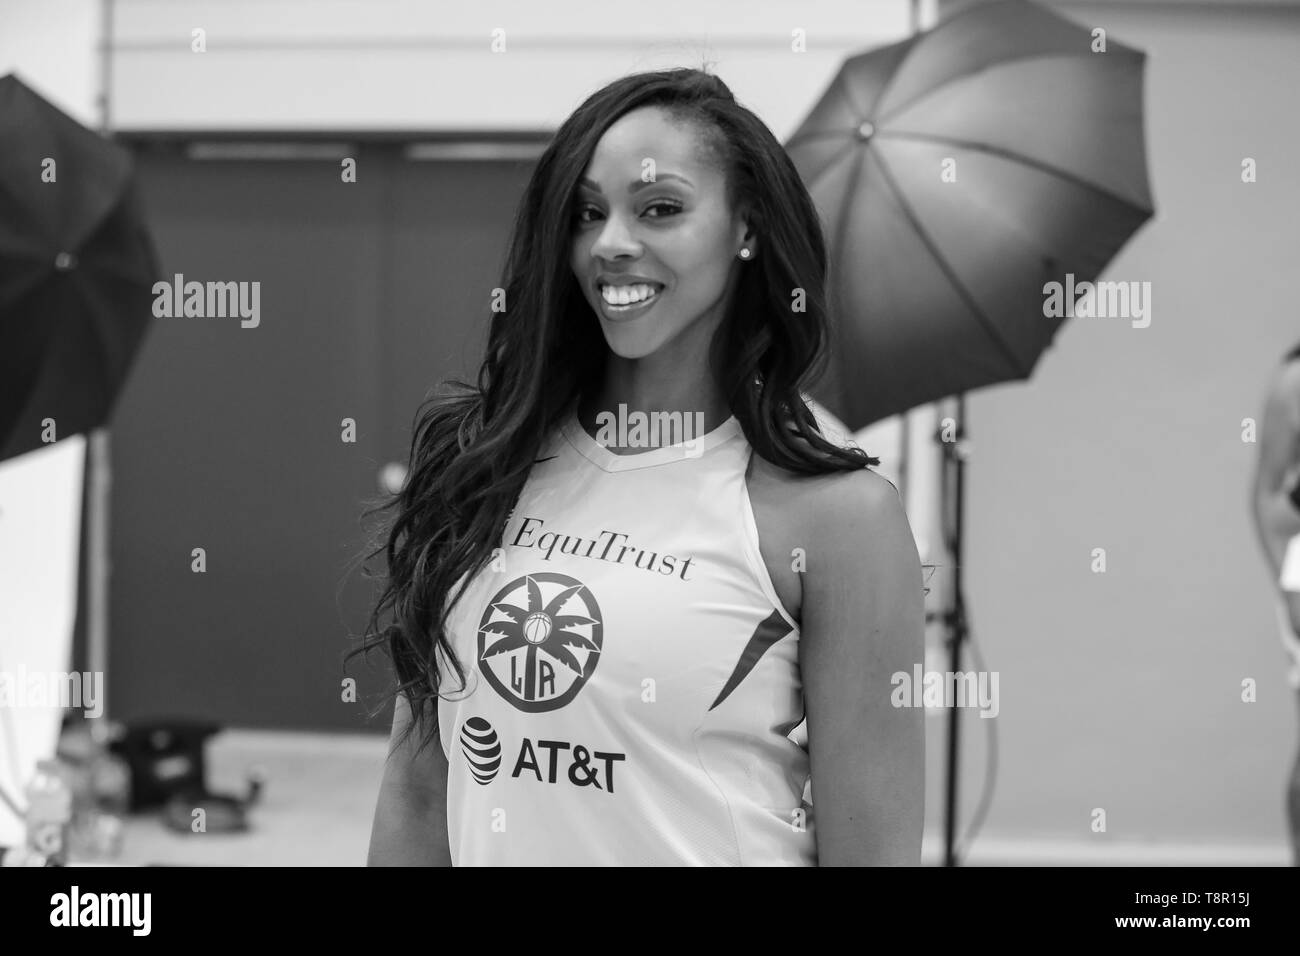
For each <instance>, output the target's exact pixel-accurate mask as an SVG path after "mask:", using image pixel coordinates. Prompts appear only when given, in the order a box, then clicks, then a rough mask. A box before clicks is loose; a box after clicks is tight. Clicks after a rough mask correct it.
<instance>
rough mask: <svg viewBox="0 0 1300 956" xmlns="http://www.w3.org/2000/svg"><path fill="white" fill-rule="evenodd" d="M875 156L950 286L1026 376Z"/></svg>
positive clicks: (1019, 373) (891, 187)
mask: <svg viewBox="0 0 1300 956" xmlns="http://www.w3.org/2000/svg"><path fill="white" fill-rule="evenodd" d="M877 152H878V151H877ZM877 158H878V159H879V161H880V172H881V174H882V176H883V177H884V180H885V184H886V185H887V186H888V187H889V191H890V192H892V193H893V194H894V198H895V199H896V200H898V205H899V207H900V208H901V209H902V210H903V214H904V215H905V216H907V219H908V221H909V222H910V223H911V224H912V228H913V229H914V230H916V234H917V236H919V237H920V239H921V241H922V242H923V243H925V247H926V248H927V249H928V250H930V256H931V258H933V259H934V261H935V263H937V264H938V266H939V269H940V271H942V272H943V274H944V275H945V276H947V277H948V281H949V282H950V283H952V287H953V288H954V289H956V290H957V294H958V295H959V296H960V297H961V299H962V301H963V302H965V303H966V305H967V307H968V308H969V309H970V310H971V312H972V313H974V315H975V318H976V319H977V320H978V321H979V323H980V324H981V325H982V326H984V329H985V331H986V332H988V334H989V337H990V338H991V339H992V340H993V341H994V342H995V343H996V344H997V346H998V348H999V349H1000V350H1001V352H1002V354H1003V357H1005V358H1006V359H1007V361H1008V362H1009V363H1010V365H1011V368H1013V369H1015V371H1016V374H1017V375H1018V376H1019V377H1021V378H1024V377H1026V376H1028V375H1029V371H1032V369H1030V370H1027V371H1026V370H1022V369H1021V367H1020V362H1019V361H1017V359H1016V354H1015V352H1014V351H1012V349H1011V346H1010V345H1009V344H1008V343H1007V341H1006V339H1005V338H1004V337H1003V336H1002V334H1001V333H1000V332H999V331H998V329H997V326H995V325H994V324H993V323H992V322H990V321H989V319H988V316H986V315H985V314H984V310H983V309H981V308H980V307H979V304H978V303H977V302H976V301H975V299H974V298H973V297H972V296H971V294H970V292H969V291H967V289H966V287H965V286H964V285H963V284H962V283H961V280H959V279H958V278H957V274H956V273H955V272H953V271H952V269H951V268H949V266H948V261H947V260H946V259H944V257H943V256H941V255H940V254H939V250H938V248H937V247H936V246H935V244H934V241H933V240H932V239H931V238H930V234H929V233H928V232H926V230H925V227H924V226H923V225H921V221H920V219H918V218H917V216H916V213H915V212H914V211H913V209H912V207H911V205H910V204H909V203H908V202H907V200H906V199H905V198H904V197H903V192H902V190H900V189H899V188H898V184H897V183H896V182H895V181H894V177H893V176H892V175H891V174H890V172H889V164H888V163H886V162H885V158H884V157H883V156H880V155H877Z"/></svg>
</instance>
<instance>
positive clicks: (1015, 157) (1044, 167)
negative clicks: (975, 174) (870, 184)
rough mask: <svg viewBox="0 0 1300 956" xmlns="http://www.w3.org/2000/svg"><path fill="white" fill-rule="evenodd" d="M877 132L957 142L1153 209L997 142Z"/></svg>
mask: <svg viewBox="0 0 1300 956" xmlns="http://www.w3.org/2000/svg"><path fill="white" fill-rule="evenodd" d="M876 135H877V137H880V138H886V137H887V138H889V139H910V140H918V141H922V142H927V143H943V144H944V145H946V146H956V147H958V148H960V149H969V150H974V151H977V152H981V153H990V154H992V155H994V156H998V157H1000V158H1002V159H1005V160H1007V161H1008V162H1012V163H1017V164H1019V165H1021V166H1029V167H1030V168H1032V169H1037V170H1039V171H1040V172H1044V173H1048V174H1050V175H1052V176H1055V177H1056V178H1057V179H1061V180H1064V181H1065V182H1069V183H1073V184H1074V185H1076V186H1078V187H1080V188H1081V189H1086V190H1088V191H1089V192H1092V193H1096V194H1097V195H1098V196H1102V197H1104V198H1106V199H1110V200H1113V201H1115V202H1117V203H1121V204H1122V205H1126V206H1132V207H1133V208H1135V209H1140V210H1143V211H1145V212H1148V213H1149V212H1154V210H1153V209H1152V208H1150V207H1149V205H1147V204H1140V203H1137V202H1135V201H1134V200H1132V199H1126V198H1125V197H1123V196H1121V195H1119V194H1118V193H1116V192H1113V191H1112V190H1109V189H1107V188H1106V187H1104V186H1100V185H1098V184H1097V183H1094V182H1091V181H1089V180H1087V179H1084V178H1082V177H1081V176H1076V175H1075V174H1074V173H1072V172H1070V171H1069V170H1067V169H1062V168H1061V167H1060V166H1053V165H1052V164H1050V163H1044V162H1041V161H1040V160H1037V159H1032V158H1030V157H1028V156H1024V155H1021V154H1020V153H1013V152H1011V150H1008V149H1003V148H1002V147H1000V146H990V145H988V144H987V143H979V142H976V141H974V140H966V139H955V138H954V137H951V136H939V135H935V134H931V133H905V132H902V131H901V130H881V131H880V132H879V133H877V134H876Z"/></svg>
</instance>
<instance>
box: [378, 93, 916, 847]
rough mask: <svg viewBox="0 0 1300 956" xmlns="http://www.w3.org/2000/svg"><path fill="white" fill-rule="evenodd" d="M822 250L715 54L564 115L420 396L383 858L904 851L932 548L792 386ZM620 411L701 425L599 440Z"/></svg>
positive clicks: (812, 322) (393, 582)
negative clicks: (497, 264) (494, 265)
mask: <svg viewBox="0 0 1300 956" xmlns="http://www.w3.org/2000/svg"><path fill="white" fill-rule="evenodd" d="M826 279H827V253H826V247H825V241H824V237H823V233H822V229H821V224H820V222H819V220H818V216H817V212H816V210H815V208H814V206H813V203H812V201H811V199H810V197H809V195H808V192H807V190H806V189H805V187H804V185H803V183H802V182H801V180H800V177H799V174H798V172H797V171H796V169H795V168H794V166H793V164H792V163H791V161H790V159H789V158H788V156H787V155H786V153H785V151H784V150H783V149H782V147H781V145H780V144H779V143H778V142H777V140H776V139H775V138H774V137H773V135H772V133H771V131H770V130H768V128H767V127H766V126H765V125H764V124H763V123H762V122H761V121H760V120H759V119H758V117H757V116H755V115H754V114H753V113H752V112H751V111H750V110H748V109H746V108H745V107H743V106H741V105H739V104H738V103H737V102H736V100H735V98H734V96H733V95H732V93H731V91H730V90H729V89H728V87H727V86H726V84H724V83H723V82H722V81H721V80H720V79H718V78H717V77H716V76H713V75H710V74H708V73H706V72H703V71H700V70H692V69H679V70H669V71H661V72H653V73H644V74H638V75H633V76H628V77H626V78H622V79H619V80H616V81H615V82H613V83H610V84H609V85H608V86H606V87H604V88H603V89H601V90H599V91H597V92H596V93H594V94H593V95H591V96H590V97H589V98H588V99H587V100H586V101H585V102H584V103H582V105H581V106H579V107H578V109H577V110H576V111H575V112H574V113H573V114H572V115H571V116H570V117H569V118H568V119H567V120H566V121H565V122H564V123H563V124H562V125H561V126H560V128H559V130H558V132H557V133H556V134H555V137H554V139H553V140H552V141H551V143H550V145H549V146H548V148H547V149H546V151H545V152H544V153H543V155H542V156H541V158H540V160H539V161H538V163H537V166H536V169H535V171H534V173H533V175H532V178H531V180H530V182H529V183H528V185H527V188H526V190H525V192H524V195H523V198H522V201H521V204H520V207H519V211H518V215H517V218H516V221H515V224H514V231H513V235H512V239H511V243H510V252H509V256H508V260H507V262H506V266H505V276H504V282H503V283H502V285H503V288H504V292H505V295H504V301H505V311H503V312H501V313H499V314H495V315H493V316H492V320H491V327H490V331H489V336H488V344H487V355H486V358H485V360H484V361H483V364H482V367H481V369H480V371H479V374H478V382H477V385H476V386H470V385H468V384H466V383H459V382H458V383H454V385H455V389H454V390H453V391H451V392H450V393H448V394H445V395H442V396H439V397H437V398H436V399H434V400H432V401H429V402H426V404H425V405H424V406H422V408H421V411H420V413H419V416H418V421H417V422H416V426H415V429H414V436H413V441H412V448H411V460H410V467H409V472H408V474H409V478H408V480H407V483H406V485H405V487H404V488H403V489H402V491H401V492H400V494H399V496H398V497H397V498H396V499H395V500H394V501H393V502H391V503H390V504H389V505H388V507H392V508H394V509H395V518H394V521H393V523H392V525H391V528H389V529H388V532H387V539H386V541H385V542H384V543H383V544H382V545H381V546H380V547H379V548H377V549H376V551H375V552H374V553H378V552H379V551H380V550H382V551H384V553H385V555H386V559H387V563H388V577H387V586H386V589H385V591H384V593H383V595H382V596H381V599H380V601H379V603H378V605H377V607H376V608H375V614H374V615H373V616H372V619H371V621H370V626H369V627H368V629H367V635H366V639H365V641H364V642H363V644H362V646H361V647H359V648H357V649H356V650H355V651H354V652H353V653H361V652H364V651H366V650H368V649H370V648H373V647H382V648H383V649H385V650H386V652H387V653H388V655H390V656H391V659H392V662H393V665H394V668H395V671H396V677H397V681H398V686H397V688H396V702H395V714H394V719H393V725H392V738H391V747H392V749H391V753H390V757H389V760H388V762H387V765H386V768H385V771H384V775H383V779H382V782H381V784H380V788H379V797H378V804H377V807H376V810H375V815H374V824H373V830H372V835H371V843H370V854H369V862H370V863H371V864H372V865H374V864H405V863H419V864H440V865H448V864H450V865H534V864H540V865H549V864H556V865H801V866H809V865H842V864H852V865H863V864H867V865H869V864H903V865H915V864H918V863H919V862H920V847H921V829H922V819H923V811H924V747H925V738H924V719H925V718H924V709H923V708H910V707H895V706H893V705H892V703H891V692H892V691H893V690H894V686H893V683H892V682H891V675H894V674H896V673H911V669H912V667H913V665H914V664H916V663H918V662H920V661H922V658H923V635H924V622H923V605H924V595H923V580H922V568H921V565H920V561H919V557H918V553H917V549H916V546H915V543H914V541H913V537H912V533H911V529H910V528H909V525H908V521H907V517H906V515H905V513H904V510H903V506H902V502H901V501H900V498H899V494H898V490H897V488H896V487H895V486H894V485H893V483H892V482H890V481H889V480H888V479H886V478H884V477H882V476H881V475H879V474H878V473H876V472H873V471H872V470H871V466H875V465H878V464H879V460H878V459H875V458H871V457H868V456H867V455H866V453H865V452H864V451H862V449H860V448H858V447H857V446H856V445H854V444H852V443H851V442H850V443H847V444H845V443H840V442H834V441H830V440H828V439H827V437H826V436H825V435H824V434H822V432H821V430H820V428H819V424H818V422H817V420H816V419H815V417H814V415H813V414H812V413H811V412H810V411H809V408H808V405H807V402H806V399H805V396H804V393H803V392H802V390H801V389H802V388H804V387H806V386H808V385H809V383H811V382H812V381H815V376H816V375H817V374H819V373H820V370H821V369H822V367H823V364H824V361H825V348H826V336H827V332H826V321H827V319H826V295H825V284H826ZM620 413H622V415H623V418H621V419H619V420H622V421H626V420H628V419H630V418H631V417H632V416H636V415H645V416H649V415H651V414H652V413H671V414H677V413H681V416H680V418H681V422H682V423H683V426H684V427H685V428H687V429H688V431H689V424H690V423H691V422H692V421H695V422H698V423H699V428H698V429H696V430H695V431H694V432H693V433H683V434H682V435H680V436H678V438H679V439H680V440H673V439H671V438H670V439H669V440H667V441H663V440H660V441H658V442H649V443H647V442H644V441H642V442H639V443H638V442H632V441H625V442H623V443H622V444H621V445H619V444H616V443H615V442H613V441H611V439H610V434H611V432H609V430H608V429H607V428H605V427H603V426H606V425H609V423H610V422H611V421H613V420H615V419H617V418H618V416H619V415H620ZM372 556H373V555H372ZM387 612H391V613H392V614H393V616H394V618H395V621H394V623H392V624H390V625H389V626H387V627H380V626H379V623H378V622H379V621H380V619H381V613H387ZM797 731H802V732H803V735H802V739H806V741H807V743H806V745H805V744H803V743H801V742H799V741H798V740H797V739H796V737H800V736H801V735H800V734H799V733H797Z"/></svg>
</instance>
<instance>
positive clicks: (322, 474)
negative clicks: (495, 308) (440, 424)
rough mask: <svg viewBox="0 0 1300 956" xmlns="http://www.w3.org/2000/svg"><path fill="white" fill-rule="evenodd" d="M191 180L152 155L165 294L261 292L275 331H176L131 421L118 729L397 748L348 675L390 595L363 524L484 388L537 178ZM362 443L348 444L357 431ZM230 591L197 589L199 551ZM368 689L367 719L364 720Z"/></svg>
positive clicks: (227, 172)
mask: <svg viewBox="0 0 1300 956" xmlns="http://www.w3.org/2000/svg"><path fill="white" fill-rule="evenodd" d="M360 172H361V174H360V176H359V181H358V182H357V183H356V184H349V185H344V184H342V183H340V181H339V175H338V165H337V163H336V162H327V161H321V162H306V161H278V162H272V161H263V162H232V161H192V160H189V159H186V158H185V157H183V156H182V155H179V154H176V153H172V152H162V151H160V152H151V151H147V150H146V151H143V152H142V153H141V155H140V178H141V188H142V190H143V192H144V198H145V201H146V203H147V208H148V209H149V212H150V216H151V220H152V222H153V223H154V231H155V236H156V239H157V242H158V246H159V252H160V256H161V259H162V267H163V275H164V276H167V277H170V276H171V275H173V274H174V273H177V272H180V273H182V274H183V275H184V276H185V279H186V280H191V279H192V280H197V281H203V282H206V281H247V282H252V281H259V282H260V283H261V322H260V325H259V327H257V328H247V329H245V328H241V327H240V321H239V319H237V318H214V317H210V318H190V319H186V318H163V319H158V320H157V321H156V323H155V327H154V329H153V330H152V332H151V333H150V335H149V338H148V339H147V341H146V343H145V346H144V350H143V352H142V354H141V355H140V357H139V359H138V362H137V364H136V366H135V369H134V371H133V373H132V376H131V380H130V381H129V382H128V384H127V387H126V390H125V392H124V393H123V395H122V397H121V399H120V402H119V404H118V406H117V409H116V413H115V416H114V419H113V422H112V459H113V485H112V489H111V499H112V504H111V509H112V510H111V526H110V537H111V556H112V572H111V578H110V586H111V592H110V593H111V610H110V642H111V643H110V657H109V673H108V681H109V693H110V696H111V706H112V710H113V715H114V716H115V717H116V718H119V719H128V720H129V719H135V718H142V717H151V716H160V715H184V716H197V717H206V718H211V719H215V720H218V721H220V722H222V723H224V724H226V725H234V726H245V727H268V728H303V729H334V730H347V729H353V730H372V731H377V732H378V731H386V730H387V724H388V722H389V721H390V720H391V708H386V709H385V710H384V711H383V712H381V713H380V714H379V715H378V716H377V717H375V718H368V717H367V715H366V711H367V709H368V707H369V706H370V705H373V704H374V703H375V702H376V701H377V699H378V697H379V692H380V691H381V690H382V688H383V686H384V684H385V682H386V674H387V671H386V669H385V668H384V667H383V666H382V659H381V658H379V657H375V658H374V665H373V666H369V667H368V666H366V665H365V664H364V663H360V662H354V663H353V664H352V665H351V666H349V667H348V668H347V670H345V669H344V664H343V660H342V658H343V654H344V652H345V651H346V650H347V649H348V648H349V647H351V646H353V644H352V641H351V637H352V636H355V635H356V634H357V633H359V632H360V630H361V629H362V627H363V625H364V624H365V620H366V616H367V614H368V612H369V610H370V608H371V606H372V604H373V600H374V598H375V597H376V595H377V591H376V589H375V586H374V585H373V583H372V582H370V581H367V580H366V579H364V578H363V577H362V575H361V573H360V570H359V568H358V566H357V565H358V563H359V561H360V558H361V556H362V555H363V554H364V552H365V544H366V539H365V536H364V533H363V532H364V530H365V529H364V528H363V525H362V518H361V512H362V509H363V508H364V507H365V506H367V505H368V504H371V503H373V500H374V498H375V496H376V495H377V494H378V492H379V486H378V475H379V472H380V469H381V467H382V466H383V464H384V463H385V462H387V461H400V462H402V463H403V464H404V463H405V462H406V456H407V453H408V450H409V441H410V430H409V429H410V424H411V416H412V415H413V413H414V411H415V408H416V406H417V405H418V404H419V401H420V400H421V399H422V398H423V397H424V395H425V394H426V392H427V391H428V390H429V388H430V387H431V386H432V385H433V384H435V383H436V382H437V381H438V380H439V379H442V378H446V377H450V376H455V377H461V378H466V379H472V377H473V374H474V371H475V370H476V367H477V362H478V359H479V354H478V352H480V351H481V349H482V343H483V342H484V341H485V339H484V334H485V330H486V327H485V325H484V323H483V316H484V315H485V314H486V308H487V303H488V297H487V296H488V291H489V290H490V289H491V287H492V286H493V285H495V284H496V283H497V282H498V281H499V278H498V272H499V265H500V261H501V256H502V251H503V249H504V243H505V238H506V233H507V231H508V228H509V225H510V221H511V217H512V215H513V212H514V202H515V200H516V199H517V196H518V193H519V191H520V188H521V186H522V182H523V177H524V176H526V174H527V169H526V168H525V167H522V166H520V165H519V164H513V163H511V164H507V163H487V162H485V163H475V164H468V163H467V164H443V163H407V162H404V161H402V160H401V159H400V158H399V157H398V155H397V148H396V147H394V146H378V145H377V146H373V147H367V148H366V149H363V150H362V158H361V162H360ZM349 417H350V418H354V419H355V420H356V422H357V441H356V443H355V444H346V443H344V442H343V441H341V439H340V433H341V426H340V422H341V420H342V419H344V418H349ZM198 547H202V548H204V549H205V550H206V552H207V571H206V573H203V574H197V573H194V572H193V571H191V561H192V558H191V551H192V549H194V548H198ZM345 675H350V676H353V677H355V678H357V680H358V682H359V690H360V699H359V701H358V702H357V703H347V702H345V701H343V700H342V699H341V698H342V694H341V681H342V679H343V677H344V676H345Z"/></svg>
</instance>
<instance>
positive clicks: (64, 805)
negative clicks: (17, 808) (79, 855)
mask: <svg viewBox="0 0 1300 956" xmlns="http://www.w3.org/2000/svg"><path fill="white" fill-rule="evenodd" d="M71 823H72V789H71V788H70V787H69V786H68V783H67V781H66V780H65V779H64V777H63V774H62V772H61V771H60V768H59V763H58V761H57V760H42V761H40V762H39V763H37V764H36V774H35V775H34V776H33V777H32V779H31V782H30V783H29V784H28V785H27V848H28V849H29V850H30V851H31V852H33V853H37V854H40V855H41V856H43V857H45V858H46V860H47V861H48V865H50V866H63V865H65V864H66V863H67V862H68V833H69V829H70V827H71Z"/></svg>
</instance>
